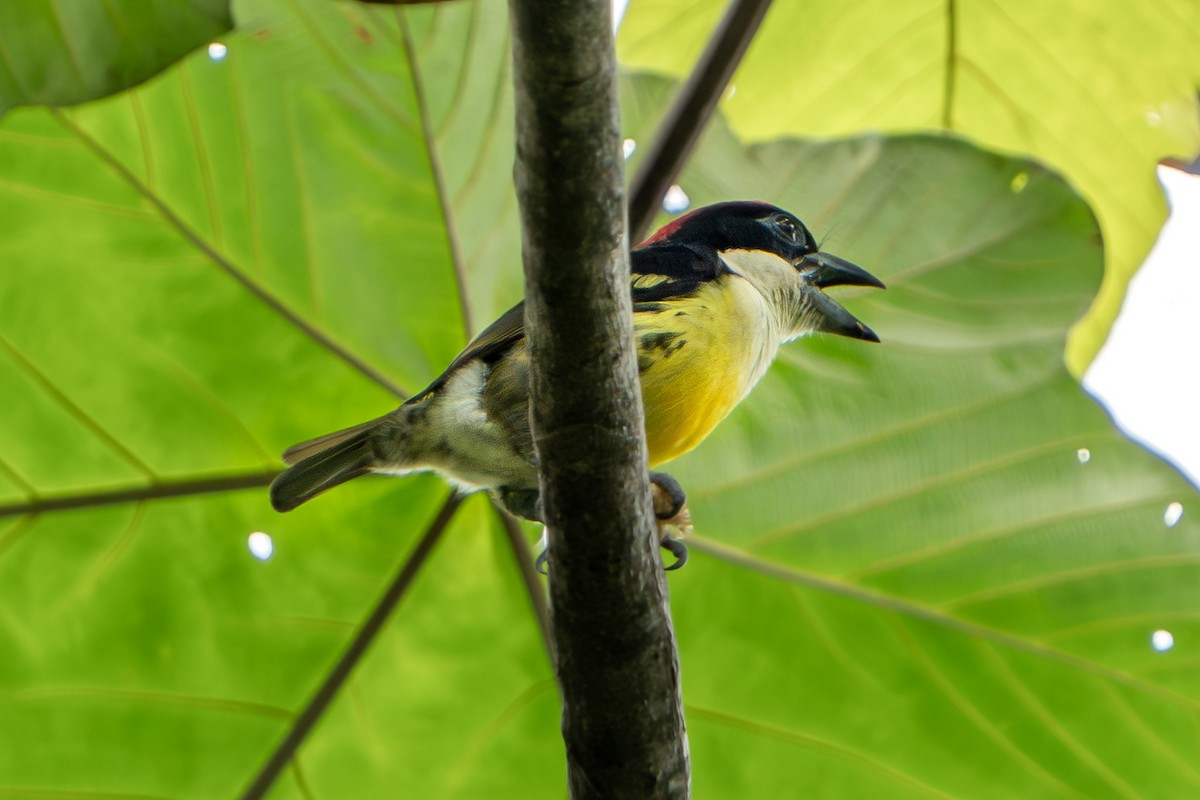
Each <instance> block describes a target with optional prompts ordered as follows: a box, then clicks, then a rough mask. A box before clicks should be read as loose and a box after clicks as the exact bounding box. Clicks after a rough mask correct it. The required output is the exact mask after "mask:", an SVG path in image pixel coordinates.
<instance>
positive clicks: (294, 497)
mask: <svg viewBox="0 0 1200 800" xmlns="http://www.w3.org/2000/svg"><path fill="white" fill-rule="evenodd" d="M384 419H385V418H382V417H381V418H380V419H376V420H371V421H370V422H364V423H363V424H362V425H356V426H355V427H353V428H347V429H346V430H343V431H336V432H334V433H330V434H327V435H325V436H321V437H318V438H316V439H312V440H311V441H308V442H302V443H300V444H298V445H296V446H295V447H292V448H290V449H289V450H288V451H287V452H286V453H284V461H285V462H287V463H290V464H291V465H292V466H291V467H289V468H288V469H287V470H285V471H284V472H283V473H281V474H280V475H279V476H277V477H276V478H275V480H273V481H271V505H272V506H273V507H274V508H275V510H276V511H291V510H292V509H293V508H295V507H296V506H298V505H300V504H301V503H306V502H308V501H309V500H311V499H312V498H314V497H316V496H317V495H319V494H321V493H322V492H324V491H326V490H328V489H332V488H333V487H335V486H338V485H340V484H343V483H345V482H346V481H348V480H351V479H352V478H357V477H359V476H360V475H366V474H367V473H369V472H373V471H374V470H375V469H376V468H378V467H380V466H382V463H381V459H380V456H379V443H380V442H379V437H380V435H381V433H383V430H382V428H383V425H382V423H383V422H384ZM289 457H290V458H289Z"/></svg>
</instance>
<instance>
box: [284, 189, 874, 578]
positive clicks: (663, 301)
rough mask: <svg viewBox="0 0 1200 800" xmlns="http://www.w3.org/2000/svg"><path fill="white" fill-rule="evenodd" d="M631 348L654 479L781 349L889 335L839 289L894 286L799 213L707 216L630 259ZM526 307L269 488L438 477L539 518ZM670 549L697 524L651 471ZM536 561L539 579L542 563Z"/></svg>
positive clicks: (751, 209) (292, 461)
mask: <svg viewBox="0 0 1200 800" xmlns="http://www.w3.org/2000/svg"><path fill="white" fill-rule="evenodd" d="M629 255H630V273H631V274H630V291H631V293H632V300H633V336H634V341H635V344H636V346H637V363H638V373H639V379H640V383H641V389H642V401H643V407H644V413H645V432H646V446H647V450H648V453H649V464H648V466H649V467H650V468H651V469H652V470H653V469H654V468H656V467H658V466H659V465H662V464H664V463H666V462H669V461H671V460H673V459H675V458H677V457H679V456H681V455H683V454H684V453H687V452H689V451H690V450H692V449H693V448H695V447H696V446H697V445H699V444H700V442H701V441H703V439H704V438H705V437H706V436H707V435H708V434H709V433H710V432H711V431H712V430H713V429H714V428H715V427H716V426H717V424H718V423H719V422H720V421H721V420H722V419H724V418H725V416H726V415H728V414H729V412H730V411H732V410H733V408H734V407H735V406H737V404H738V403H739V402H741V400H742V399H743V398H745V397H746V395H747V394H748V393H749V392H750V390H751V389H752V388H753V387H754V385H755V384H756V383H758V381H759V379H761V378H762V377H763V375H764V374H765V373H766V371H767V368H768V367H769V366H770V365H771V363H772V361H773V360H774V359H775V356H776V354H777V353H778V351H779V348H780V346H781V345H783V344H784V343H786V342H790V341H792V340H794V339H797V338H800V337H802V336H806V335H808V334H813V333H831V334H837V335H841V336H846V337H850V338H853V339H859V340H863V341H865V342H879V337H878V336H877V335H876V334H875V332H874V331H872V330H871V329H870V328H868V327H867V326H866V325H864V324H863V323H862V322H861V321H859V320H858V319H857V318H856V317H855V316H854V315H853V314H851V313H850V312H849V311H847V310H846V309H845V308H843V307H842V306H841V305H839V304H838V303H837V302H835V301H834V300H833V299H832V298H830V297H829V296H828V295H827V294H825V291H824V290H825V289H828V288H830V287H835V286H866V287H876V288H880V289H882V288H885V287H884V284H883V282H882V281H880V280H879V279H878V278H876V277H874V276H873V275H871V274H870V273H869V272H867V271H866V270H864V269H863V268H862V267H859V266H857V265H855V264H853V263H851V262H849V261H846V260H845V259H842V258H839V257H837V256H835V255H832V254H830V253H827V252H825V251H823V250H822V249H821V248H820V246H819V245H818V243H817V241H816V240H815V239H814V238H813V235H812V233H811V232H810V231H809V229H808V228H806V227H805V226H804V224H803V223H802V222H801V221H800V220H799V219H798V218H797V217H796V216H795V215H793V214H791V213H789V212H787V211H784V210H783V209H781V208H779V207H777V206H775V205H772V204H770V203H765V202H760V201H748V200H739V201H728V202H722V203H716V204H714V205H709V206H704V207H701V208H698V209H696V210H694V211H692V212H690V213H688V214H686V215H683V216H681V217H678V218H677V219H675V220H673V221H671V222H669V223H668V224H667V225H665V226H663V227H662V228H660V229H659V230H658V231H657V232H656V233H654V234H653V235H652V236H651V237H650V238H648V239H646V240H645V241H644V242H642V243H641V244H640V245H638V246H637V247H636V248H633V249H632V250H631V251H630V254H629ZM529 375H530V357H529V351H528V346H527V342H526V338H525V311H524V303H523V302H521V303H518V304H517V305H516V306H514V307H513V308H511V309H510V310H509V311H507V312H506V313H505V314H503V315H502V316H500V317H499V318H498V319H497V320H496V321H495V322H493V323H492V324H491V325H489V326H488V327H487V328H486V329H484V330H483V331H482V332H481V333H480V334H479V335H478V336H476V337H475V338H474V339H473V340H472V341H471V342H470V343H469V344H468V345H467V346H466V348H465V349H463V351H462V352H461V353H459V354H458V356H456V357H455V358H454V360H452V361H451V362H450V365H449V366H448V367H447V368H446V369H445V371H444V372H442V374H441V375H439V376H438V377H437V378H436V379H434V381H433V382H432V383H430V384H429V385H428V386H427V387H426V388H425V389H424V390H423V391H421V392H419V393H417V394H415V395H413V396H412V397H410V398H409V399H408V400H406V401H405V402H404V403H403V404H402V405H400V407H399V408H396V409H394V410H392V411H390V412H388V413H386V414H384V415H383V416H380V417H377V418H375V419H372V420H368V421H367V422H363V423H361V424H359V425H355V426H353V427H350V428H345V429H342V430H339V431H335V432H333V433H329V434H326V435H324V436H319V437H317V438H315V439H310V440H308V441H305V442H301V443H300V444H297V445H295V446H293V447H291V448H289V449H288V450H287V451H285V452H284V454H283V461H284V462H285V464H288V465H290V466H289V467H288V468H287V469H286V470H285V471H283V472H282V473H280V474H279V475H278V476H277V477H276V478H275V479H274V481H273V482H272V483H271V487H270V499H271V504H272V506H273V507H274V508H275V509H276V510H277V511H281V512H282V511H290V510H292V509H294V508H296V507H297V506H299V505H300V504H302V503H305V502H307V501H309V500H311V499H312V498H313V497H315V496H317V495H318V494H321V493H322V492H324V491H326V490H328V489H331V488H333V487H335V486H338V485H339V484H341V483H344V482H346V481H348V480H350V479H352V478H356V477H359V476H361V475H365V474H368V473H390V474H405V473H411V472H427V471H433V472H436V473H440V474H441V475H442V476H443V477H444V478H446V479H447V480H449V482H450V483H451V484H453V485H454V486H456V487H457V488H459V489H460V490H463V491H475V490H479V489H486V490H488V491H489V492H491V494H492V496H493V497H494V498H495V500H496V501H497V502H498V503H499V504H500V505H501V506H503V507H504V508H505V509H506V510H508V511H509V512H510V513H512V514H514V515H515V516H518V517H523V518H525V519H529V520H533V521H541V512H540V508H539V504H538V500H539V491H538V474H537V457H536V454H535V452H534V446H533V435H532V433H531V430H530V423H529V396H530V394H529V392H530V390H529ZM651 483H652V489H654V490H655V494H654V509H655V513H656V515H657V516H658V517H659V519H660V533H661V540H662V542H661V543H662V546H663V547H664V548H666V549H668V550H670V551H671V552H672V553H673V554H674V555H675V556H676V562H675V564H673V565H672V566H671V567H667V568H668V569H671V568H676V567H679V566H682V565H683V563H684V562H685V561H686V559H687V548H686V547H685V546H683V544H682V542H680V541H678V540H677V539H675V538H673V537H672V536H670V535H669V533H668V532H667V531H668V530H669V528H668V527H664V526H665V525H667V524H668V523H669V522H681V521H683V520H686V519H687V517H686V510H685V507H684V503H685V500H686V498H685V495H684V493H683V490H682V488H681V487H680V486H679V484H678V482H676V481H675V480H674V479H673V478H671V477H670V476H669V475H666V474H665V473H661V472H651ZM544 559H545V553H544V552H543V554H542V556H541V557H539V568H540V567H541V566H542V565H543V564H544V563H545V561H544Z"/></svg>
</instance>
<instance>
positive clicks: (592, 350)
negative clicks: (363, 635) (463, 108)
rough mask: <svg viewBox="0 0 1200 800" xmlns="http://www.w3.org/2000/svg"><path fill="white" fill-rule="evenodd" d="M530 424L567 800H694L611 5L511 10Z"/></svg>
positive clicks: (547, 0)
mask: <svg viewBox="0 0 1200 800" xmlns="http://www.w3.org/2000/svg"><path fill="white" fill-rule="evenodd" d="M509 7H510V9H511V16H512V26H513V66H514V81H515V84H516V120H517V163H516V181H517V194H518V197H519V198H520V202H521V217H522V226H523V245H524V261H525V289H526V306H525V309H526V310H525V314H526V324H527V330H528V341H529V346H530V350H531V353H532V356H533V360H532V367H531V386H532V395H533V400H532V404H531V414H530V416H531V421H532V425H533V432H534V443H535V446H536V449H537V454H538V459H539V464H540V473H541V474H540V478H541V491H542V505H543V514H544V518H545V520H546V524H547V528H548V530H549V531H550V607H551V629H552V632H553V636H554V643H555V650H556V654H557V663H556V665H555V667H556V672H557V675H558V681H559V685H560V687H561V690H562V696H563V723H562V729H563V738H564V740H565V742H566V749H567V780H568V784H569V788H570V793H571V797H572V798H573V800H585V798H588V799H590V798H665V797H687V795H688V783H689V778H688V759H687V745H686V732H685V728H684V721H683V704H682V700H681V696H680V692H679V660H678V654H677V652H676V649H675V642H674V634H673V632H672V630H671V620H670V616H669V614H668V609H667V592H666V581H665V579H664V577H663V573H662V567H661V562H660V560H659V558H658V548H657V541H656V539H657V532H656V526H655V522H654V517H653V513H652V510H651V504H650V495H649V484H648V477H647V471H646V447H645V443H644V441H643V439H644V437H643V435H642V427H643V423H642V408H641V391H640V387H639V385H638V378H637V359H636V351H635V349H634V346H633V340H632V336H631V331H632V309H631V302H630V293H629V263H628V241H627V239H626V236H625V210H624V194H623V188H622V186H623V179H624V176H623V167H624V164H623V158H622V154H621V139H620V125H619V120H618V113H617V93H616V60H615V57H614V54H613V45H612V27H611V25H612V23H611V13H612V12H611V10H610V7H609V1H608V0H540V1H539V0H510V3H509Z"/></svg>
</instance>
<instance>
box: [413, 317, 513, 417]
mask: <svg viewBox="0 0 1200 800" xmlns="http://www.w3.org/2000/svg"><path fill="white" fill-rule="evenodd" d="M524 338H525V301H524V300H522V301H521V302H519V303H517V304H516V305H515V306H513V307H512V308H510V309H509V310H508V311H505V312H504V313H503V314H501V315H500V317H499V318H498V319H497V320H496V321H495V322H493V323H492V324H491V325H488V326H487V327H486V328H484V329H483V331H481V332H480V334H479V335H478V336H476V337H475V338H474V339H472V340H471V343H470V344H468V345H467V346H466V347H465V348H464V349H463V351H462V352H461V353H459V354H458V355H457V356H455V357H454V360H453V361H451V362H450V366H448V367H446V370H445V371H444V372H443V373H442V374H441V375H439V376H438V377H437V378H436V379H435V380H434V381H433V383H431V384H429V385H428V386H426V387H425V389H424V390H422V391H421V392H419V393H418V394H415V395H413V396H412V397H410V398H409V399H408V400H407V402H409V403H415V402H417V401H418V400H421V399H422V398H424V397H425V396H426V395H428V394H430V393H431V392H436V391H437V390H438V389H440V388H441V387H442V385H443V384H444V383H445V382H446V381H447V380H449V379H450V376H451V375H453V374H454V373H455V372H457V371H458V369H459V368H460V367H462V366H463V365H464V364H466V363H467V362H468V361H474V360H475V359H477V358H480V359H483V360H484V361H495V360H496V359H497V358H499V357H500V356H501V355H503V354H504V353H505V352H507V351H508V349H509V348H510V347H512V346H513V345H514V344H516V343H517V342H519V341H521V340H522V339H524Z"/></svg>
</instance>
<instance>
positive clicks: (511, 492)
mask: <svg viewBox="0 0 1200 800" xmlns="http://www.w3.org/2000/svg"><path fill="white" fill-rule="evenodd" d="M494 496H495V498H496V502H498V503H499V504H500V505H501V506H503V507H504V510H505V511H507V512H508V513H510V514H512V515H513V516H514V517H521V518H522V519H527V520H529V521H530V522H541V521H542V509H541V500H542V497H541V492H539V491H538V490H537V489H513V488H511V487H508V486H501V487H500V488H499V489H496V490H495V492H494ZM549 560H550V544H549V542H548V541H547V540H546V528H545V526H543V527H542V538H540V539H538V543H537V558H535V559H534V561H533V568H534V569H536V570H537V571H538V572H540V573H542V574H543V575H545V574H546V563H547V562H548V561H549Z"/></svg>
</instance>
